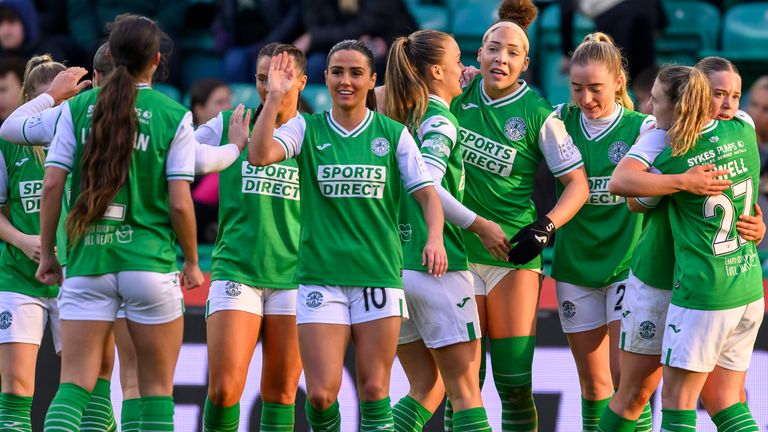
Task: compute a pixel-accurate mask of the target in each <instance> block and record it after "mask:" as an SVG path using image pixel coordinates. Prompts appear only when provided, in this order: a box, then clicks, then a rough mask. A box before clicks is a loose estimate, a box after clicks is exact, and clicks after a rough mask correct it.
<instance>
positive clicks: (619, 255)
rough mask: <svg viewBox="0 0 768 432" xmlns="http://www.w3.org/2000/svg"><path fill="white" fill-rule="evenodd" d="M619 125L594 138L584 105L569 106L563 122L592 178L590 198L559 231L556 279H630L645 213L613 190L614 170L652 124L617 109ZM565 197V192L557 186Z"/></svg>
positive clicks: (596, 282)
mask: <svg viewBox="0 0 768 432" xmlns="http://www.w3.org/2000/svg"><path fill="white" fill-rule="evenodd" d="M615 109H616V110H617V112H616V113H615V114H616V115H615V116H614V117H615V118H614V119H613V121H612V122H611V123H610V124H609V125H607V126H606V127H605V129H603V130H602V131H600V132H599V133H596V134H595V135H592V134H590V131H589V129H588V127H587V124H586V122H587V120H586V119H585V118H584V115H583V114H582V112H581V110H580V109H579V107H578V106H575V105H569V106H563V107H562V108H561V109H560V118H561V119H562V120H563V122H564V123H565V128H566V130H567V131H568V133H569V134H570V136H571V137H572V138H573V142H574V143H575V144H576V147H578V148H579V152H580V153H581V158H582V159H583V161H584V169H585V170H586V171H587V176H588V178H589V198H588V199H587V202H586V204H584V206H583V207H582V208H581V209H580V210H579V212H578V213H576V216H574V217H573V218H572V219H571V220H570V221H568V223H567V224H565V225H563V226H562V227H561V228H560V229H559V230H557V236H555V250H554V257H553V262H552V275H551V276H552V278H553V279H555V280H558V281H561V282H568V283H571V284H575V285H580V286H584V287H590V288H602V287H606V286H608V285H610V284H612V283H614V282H618V281H622V280H625V279H626V278H627V275H628V273H629V261H630V258H631V257H632V251H633V250H634V248H635V244H636V243H637V239H638V237H639V236H640V231H641V225H642V219H643V218H642V215H640V214H637V213H633V212H631V211H630V210H629V208H628V207H627V205H626V200H625V199H624V198H623V197H620V196H616V195H612V194H611V193H610V192H608V184H609V183H610V180H611V175H612V174H613V170H614V168H616V165H617V164H618V163H619V162H620V161H621V158H622V157H624V155H625V154H626V153H627V151H628V150H629V147H630V146H631V145H632V144H633V143H634V142H635V140H636V139H637V137H638V136H639V135H640V133H641V131H642V129H643V128H644V127H645V125H647V119H648V116H647V115H645V114H641V113H637V112H634V111H630V110H627V109H624V108H623V107H621V106H620V105H618V104H617V105H616V108H615ZM555 186H556V192H557V196H558V197H559V196H560V194H562V192H563V186H562V184H561V183H560V182H557V183H556V185H555Z"/></svg>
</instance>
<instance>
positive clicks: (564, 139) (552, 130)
mask: <svg viewBox="0 0 768 432" xmlns="http://www.w3.org/2000/svg"><path fill="white" fill-rule="evenodd" d="M539 149H540V150H541V153H542V154H543V155H544V159H545V160H546V161H547V166H548V167H549V171H551V172H552V175H554V176H555V177H560V176H563V175H565V174H568V173H569V172H571V171H573V170H575V169H578V168H580V167H582V166H584V162H582V160H581V153H580V152H579V149H578V147H576V144H574V143H573V138H571V136H570V135H568V132H567V131H566V130H565V124H564V123H563V121H562V120H560V119H559V118H558V116H557V113H556V112H554V111H552V113H550V114H549V116H548V117H547V119H546V120H544V124H543V125H542V126H541V130H540V131H539Z"/></svg>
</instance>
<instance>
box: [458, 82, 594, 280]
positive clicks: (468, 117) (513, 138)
mask: <svg viewBox="0 0 768 432" xmlns="http://www.w3.org/2000/svg"><path fill="white" fill-rule="evenodd" d="M451 111H452V112H453V113H454V115H455V116H456V118H457V119H458V121H459V125H460V126H459V143H460V144H461V151H462V155H463V158H464V166H465V170H466V192H465V195H464V204H465V205H466V206H467V207H468V208H469V209H471V210H472V211H474V212H475V213H477V214H478V215H480V216H482V217H484V218H486V219H489V220H492V221H494V222H497V223H498V224H499V225H501V228H502V229H503V230H504V232H505V233H506V234H507V237H512V236H514V235H515V234H517V232H518V231H519V230H520V229H521V228H523V227H524V226H526V225H528V224H530V223H531V222H533V221H534V220H535V219H536V208H535V207H534V204H533V201H532V200H531V195H532V193H533V186H534V177H535V176H536V170H537V169H538V166H539V162H540V161H541V159H542V158H544V159H545V160H546V162H547V165H548V167H549V169H550V171H552V174H554V175H555V177H560V176H562V175H564V174H567V173H569V172H571V171H573V170H575V169H578V168H579V167H581V166H582V165H583V164H582V161H581V156H580V155H579V150H578V149H577V148H576V146H575V145H574V144H573V141H572V140H571V138H570V137H569V136H568V133H567V132H566V131H565V126H564V125H563V123H562V121H560V120H559V119H558V118H557V115H556V113H555V112H554V110H553V109H552V105H551V104H550V103H549V102H547V101H546V100H544V99H543V98H541V97H540V96H539V95H538V94H536V92H534V91H533V90H531V89H530V88H529V87H528V85H527V84H526V83H525V82H524V81H520V88H519V89H518V90H517V91H515V92H514V93H512V94H510V95H508V96H505V97H503V98H499V99H496V100H492V99H491V98H490V97H489V96H488V95H487V94H486V93H485V90H484V89H483V80H482V77H481V76H479V75H478V76H477V77H475V79H474V80H473V81H472V82H471V83H470V84H469V85H468V86H467V87H466V88H465V89H464V92H463V93H462V94H461V95H460V96H458V97H456V98H454V99H453V101H452V102H451ZM464 240H465V244H466V248H467V256H468V258H469V262H472V263H477V264H487V265H494V266H502V267H511V268H527V269H540V268H541V257H540V256H538V257H536V258H535V259H533V260H532V261H531V262H529V263H527V264H524V265H521V266H518V265H515V264H512V263H509V262H506V261H501V260H497V259H496V258H494V257H493V255H491V253H490V252H488V250H486V249H485V247H483V244H482V242H481V241H480V238H479V237H478V236H477V235H476V234H474V233H470V232H466V233H465V235H464Z"/></svg>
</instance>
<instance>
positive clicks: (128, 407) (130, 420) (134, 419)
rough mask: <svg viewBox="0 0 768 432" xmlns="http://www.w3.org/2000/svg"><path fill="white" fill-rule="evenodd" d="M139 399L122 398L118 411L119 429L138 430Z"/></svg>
mask: <svg viewBox="0 0 768 432" xmlns="http://www.w3.org/2000/svg"><path fill="white" fill-rule="evenodd" d="M140 418H141V399H124V400H123V408H122V410H121V412H120V431H121V432H139V421H140Z"/></svg>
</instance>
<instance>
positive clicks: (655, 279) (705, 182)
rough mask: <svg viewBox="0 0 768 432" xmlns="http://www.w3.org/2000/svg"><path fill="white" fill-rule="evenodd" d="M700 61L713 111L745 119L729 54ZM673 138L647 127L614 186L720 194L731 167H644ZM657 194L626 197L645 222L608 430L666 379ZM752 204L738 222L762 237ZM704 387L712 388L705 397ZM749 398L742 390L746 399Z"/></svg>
mask: <svg viewBox="0 0 768 432" xmlns="http://www.w3.org/2000/svg"><path fill="white" fill-rule="evenodd" d="M696 68H697V69H700V70H702V71H703V72H705V74H707V77H708V79H709V82H710V85H711V87H712V92H713V97H712V106H711V112H710V116H711V118H712V119H721V120H726V119H730V118H733V116H734V115H736V116H738V117H742V118H743V119H745V120H747V119H748V117H747V116H746V115H745V114H744V113H741V112H737V111H736V107H738V98H737V96H738V95H739V94H740V93H741V85H740V83H741V78H740V77H739V76H738V72H737V71H736V69H735V67H734V66H733V65H732V64H731V63H730V62H729V61H728V60H726V59H723V58H720V57H706V58H704V59H702V60H700V61H699V63H697V66H696ZM734 97H735V98H736V100H735V101H734V100H733V99H734ZM747 121H749V120H747ZM668 146H669V144H668V139H667V136H666V130H664V129H663V128H659V129H655V130H652V131H649V132H648V133H646V134H645V135H643V136H642V137H641V138H640V139H639V141H638V143H637V144H635V145H634V146H633V147H632V149H631V150H630V152H629V153H628V154H627V156H628V157H626V158H625V159H624V160H622V162H621V163H620V164H619V166H618V167H617V168H616V170H615V173H614V176H613V178H612V179H611V190H612V192H614V193H619V194H621V195H626V196H638V195H643V194H647V195H665V194H672V193H675V192H678V191H681V190H685V191H687V192H690V193H694V194H701V195H718V194H719V193H720V192H721V191H722V190H724V189H726V188H729V187H730V181H728V180H718V179H717V178H716V177H717V176H721V175H725V174H727V171H724V170H713V168H714V166H696V167H694V168H691V169H690V170H689V171H688V172H687V173H684V174H680V175H660V174H654V173H647V172H646V170H648V169H650V167H651V166H652V165H653V163H654V161H655V159H656V157H657V156H658V155H659V154H660V153H661V152H662V151H663V150H664V149H666V148H667V147H668ZM655 201H658V198H657V199H650V198H637V199H635V198H631V199H629V201H628V202H629V204H630V206H631V207H634V208H635V209H636V210H638V211H644V212H646V214H645V228H644V229H643V233H642V235H641V237H640V240H639V242H638V245H637V248H636V250H635V253H634V256H633V259H632V265H631V271H630V275H629V279H628V281H627V282H628V283H627V291H626V296H625V299H624V305H623V306H624V311H625V312H624V314H623V317H622V322H621V326H622V329H621V332H622V336H621V344H620V348H621V350H622V351H621V371H622V376H623V377H625V379H623V380H622V382H621V383H620V385H619V389H618V391H617V393H616V394H615V395H614V397H613V399H612V400H611V403H610V405H609V409H607V410H606V411H605V412H604V414H603V416H602V418H601V421H600V428H601V430H604V431H609V430H619V431H624V430H626V431H630V430H634V422H635V419H637V416H638V415H639V414H640V410H641V409H642V407H643V406H644V405H645V404H646V403H647V401H648V400H649V399H650V397H651V395H652V394H653V392H654V391H655V390H656V387H657V386H658V383H659V381H660V379H661V365H660V361H659V360H660V356H661V342H662V338H663V335H664V332H665V330H666V328H665V327H664V325H663V324H664V321H665V318H666V313H667V309H668V307H669V302H670V297H671V295H672V292H671V290H672V286H673V284H674V276H673V273H674V263H675V258H674V244H673V242H672V232H671V228H670V224H669V216H668V209H667V201H668V200H666V199H662V200H660V201H659V202H658V203H656V202H655ZM649 206H652V207H653V208H648V207H649ZM755 211H756V216H749V215H745V214H741V215H739V221H738V222H737V223H736V228H737V230H738V233H739V234H740V235H741V236H742V238H744V239H745V240H749V241H757V242H758V243H759V242H760V240H761V239H762V237H763V234H764V233H765V225H764V223H763V221H762V217H761V212H760V208H759V207H757V206H755ZM716 371H717V369H716ZM719 376H720V375H719V374H718V373H713V374H711V375H710V377H709V378H708V380H707V383H706V385H705V387H704V391H703V392H702V403H703V404H704V406H705V408H707V410H708V411H709V413H710V415H714V414H715V413H717V412H719V411H720V410H721V409H722V408H725V407H726V406H722V403H719V402H717V401H716V400H717V399H716V398H717V395H719V392H718V391H716V390H714V391H711V392H708V391H707V389H716V388H717V380H718V377H719ZM726 377H727V376H726ZM742 387H743V385H742ZM705 394H714V395H715V396H714V397H709V398H707V397H706V396H705ZM745 400H746V399H745V398H744V395H743V394H742V402H744V401H745ZM718 405H720V406H718Z"/></svg>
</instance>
